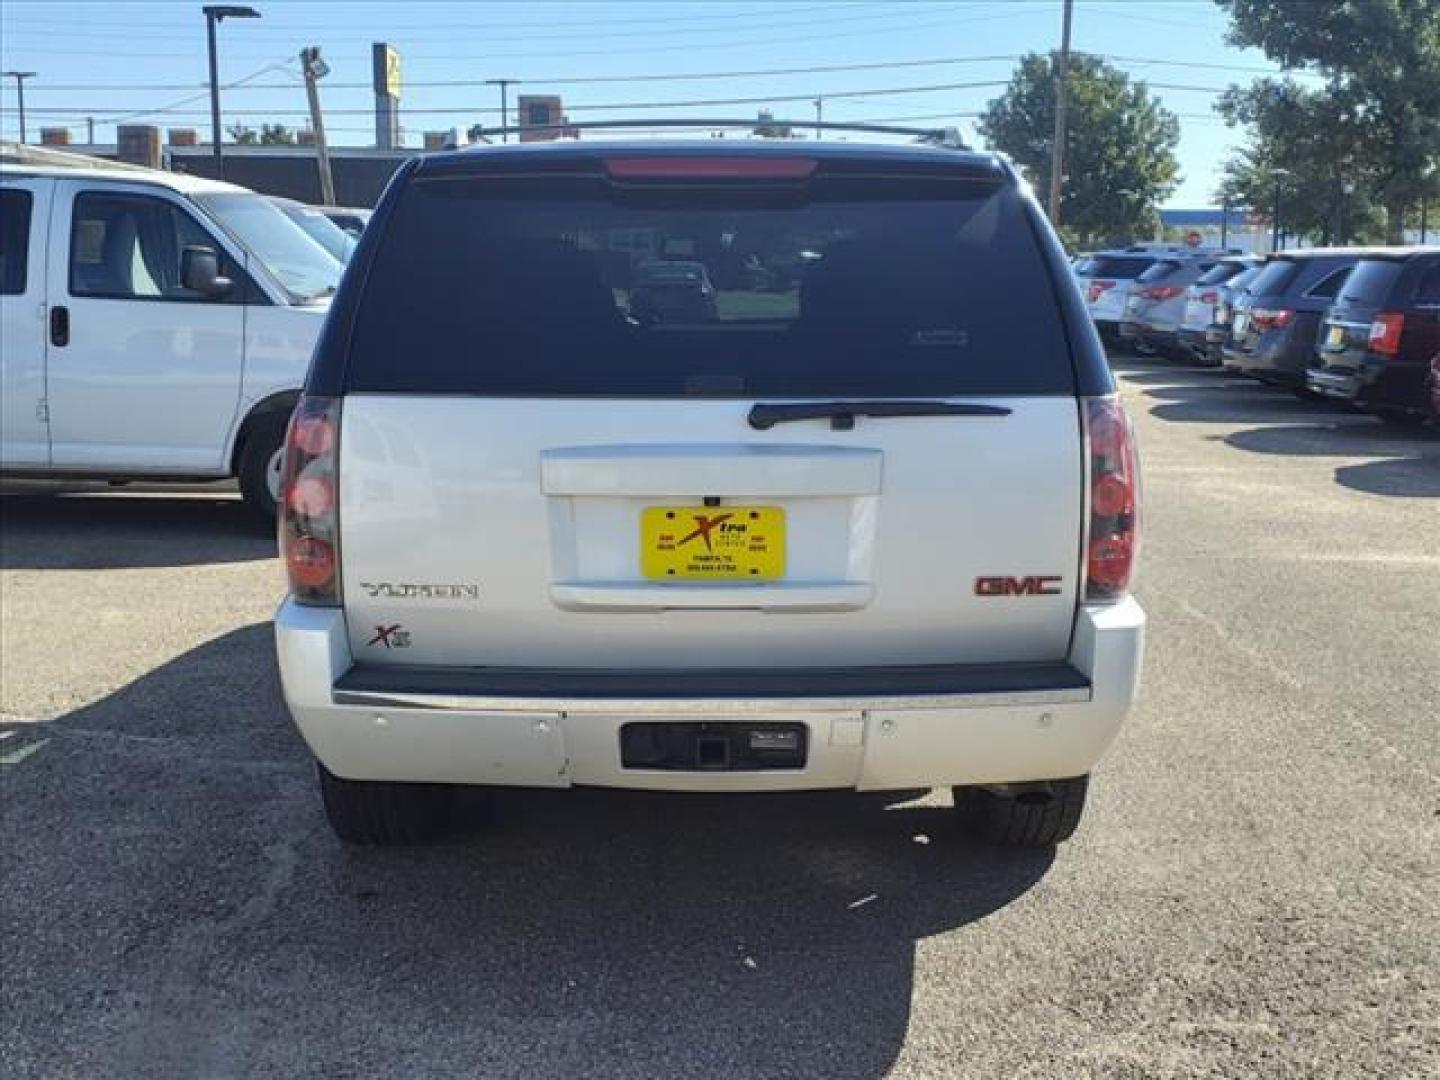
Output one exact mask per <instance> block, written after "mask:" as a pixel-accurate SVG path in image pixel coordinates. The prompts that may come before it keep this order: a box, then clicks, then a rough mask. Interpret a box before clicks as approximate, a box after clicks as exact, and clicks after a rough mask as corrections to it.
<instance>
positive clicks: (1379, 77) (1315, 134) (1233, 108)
mask: <svg viewBox="0 0 1440 1080" xmlns="http://www.w3.org/2000/svg"><path fill="white" fill-rule="evenodd" d="M1216 3H1218V4H1219V5H1220V6H1221V7H1222V8H1224V9H1225V10H1226V11H1227V12H1228V13H1229V15H1230V19H1231V28H1230V34H1229V40H1230V42H1231V44H1234V45H1238V46H1242V47H1247V48H1258V49H1262V50H1264V52H1265V54H1266V55H1267V56H1268V57H1270V58H1271V59H1272V60H1274V61H1276V62H1278V63H1279V64H1281V65H1282V66H1284V67H1286V68H1291V69H1302V68H1303V69H1307V70H1310V71H1313V72H1315V73H1317V74H1319V75H1323V76H1324V77H1325V87H1324V89H1323V90H1315V91H1300V90H1299V89H1298V88H1296V87H1295V86H1294V84H1293V82H1290V81H1288V80H1287V81H1283V82H1275V81H1274V80H1268V79H1267V80H1260V81H1259V82H1257V83H1256V84H1255V85H1254V86H1252V87H1250V88H1249V89H1248V90H1240V89H1232V90H1231V92H1230V94H1229V95H1227V98H1226V101H1225V103H1224V104H1222V105H1221V111H1222V112H1223V113H1224V114H1225V116H1226V118H1227V119H1229V120H1231V121H1232V122H1234V123H1243V124H1247V125H1249V126H1250V127H1251V130H1252V142H1251V144H1250V147H1249V148H1248V151H1247V157H1248V163H1247V160H1237V162H1234V163H1232V164H1233V165H1234V169H1233V173H1234V177H1235V181H1234V182H1235V183H1236V184H1237V185H1240V186H1241V187H1247V186H1249V185H1250V184H1251V182H1252V180H1251V177H1250V172H1251V171H1253V170H1255V169H1258V170H1260V171H1263V170H1264V169H1266V168H1274V167H1276V166H1277V165H1278V166H1280V167H1283V168H1290V169H1292V171H1295V172H1296V174H1297V177H1300V178H1302V179H1304V180H1305V182H1306V183H1307V184H1308V183H1310V182H1311V181H1312V180H1316V178H1317V177H1319V178H1320V179H1319V180H1316V182H1319V183H1322V186H1323V184H1328V185H1329V186H1330V189H1331V190H1332V192H1333V190H1334V187H1335V183H1336V180H1335V178H1336V177H1337V176H1340V175H1342V174H1344V175H1345V177H1346V178H1347V179H1349V180H1350V181H1351V182H1352V183H1353V184H1354V185H1355V186H1356V198H1354V199H1353V200H1351V201H1352V202H1353V204H1354V207H1355V212H1356V213H1357V214H1363V215H1372V216H1373V214H1374V208H1375V207H1377V206H1378V207H1383V209H1384V211H1385V221H1384V234H1385V236H1386V238H1387V239H1389V240H1390V241H1391V242H1398V241H1399V240H1400V238H1401V229H1402V223H1403V221H1404V220H1405V218H1406V217H1407V215H1413V214H1414V213H1415V208H1416V207H1417V205H1418V203H1419V201H1420V199H1421V198H1422V197H1424V196H1425V195H1426V194H1427V193H1429V194H1430V197H1432V198H1433V197H1434V189H1435V186H1436V183H1437V176H1436V173H1437V171H1440V169H1437V166H1440V3H1437V0H1344V2H1339V0H1326V2H1323V3H1322V2H1316V0H1216ZM1287 121H1289V122H1290V123H1299V122H1303V123H1306V124H1310V125H1317V126H1318V127H1328V128H1333V129H1335V130H1334V133H1333V135H1332V134H1331V133H1328V132H1325V131H1321V130H1312V131H1309V132H1304V133H1296V132H1291V131H1288V130H1286V122H1287ZM1272 142H1273V143H1274V144H1275V145H1271V144H1272ZM1282 162H1293V163H1294V164H1293V165H1292V164H1281V163H1282ZM1295 165H1299V166H1300V168H1298V169H1297V168H1295ZM1296 210H1297V213H1298V212H1300V208H1299V207H1298V206H1297V207H1296ZM1282 213H1283V210H1282ZM1366 220H1370V218H1368V217H1367V218H1366Z"/></svg>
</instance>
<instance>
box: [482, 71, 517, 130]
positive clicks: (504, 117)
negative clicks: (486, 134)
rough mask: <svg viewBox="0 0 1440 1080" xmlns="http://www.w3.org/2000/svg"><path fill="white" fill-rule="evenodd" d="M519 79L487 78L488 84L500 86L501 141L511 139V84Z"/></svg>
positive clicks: (486, 83)
mask: <svg viewBox="0 0 1440 1080" xmlns="http://www.w3.org/2000/svg"><path fill="white" fill-rule="evenodd" d="M519 81H520V80H519V79H486V80H485V85H486V86H498V87H500V128H501V131H500V141H501V142H509V141H510V130H509V129H510V84H511V83H516V82H519Z"/></svg>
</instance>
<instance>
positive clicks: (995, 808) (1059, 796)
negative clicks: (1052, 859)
mask: <svg viewBox="0 0 1440 1080" xmlns="http://www.w3.org/2000/svg"><path fill="white" fill-rule="evenodd" d="M1089 784H1090V778H1089V777H1088V776H1077V777H1075V778H1073V779H1070V780H1045V781H1040V782H1037V783H1026V784H998V785H995V786H993V787H962V788H956V789H955V792H954V794H955V812H956V813H958V814H959V815H960V818H961V820H962V821H963V822H964V824H965V826H966V827H967V828H968V830H969V831H970V832H971V833H972V834H973V835H975V836H977V837H978V838H980V839H981V840H984V841H986V842H987V843H991V844H1007V845H1010V846H1013V847H1050V846H1051V845H1053V844H1059V843H1061V842H1062V841H1065V840H1068V839H1070V837H1071V836H1072V835H1073V834H1074V832H1075V829H1076V827H1077V826H1078V825H1079V824H1080V815H1081V814H1083V813H1084V812H1085V790H1086V788H1087V787H1089Z"/></svg>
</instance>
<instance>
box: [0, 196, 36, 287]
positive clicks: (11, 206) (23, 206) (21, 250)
mask: <svg viewBox="0 0 1440 1080" xmlns="http://www.w3.org/2000/svg"><path fill="white" fill-rule="evenodd" d="M29 257H30V192H28V191H20V190H18V189H7V190H4V191H0V295H4V296H19V295H20V294H22V293H23V292H24V291H25V277H26V273H25V270H26V268H25V264H26V262H27V261H28V260H29Z"/></svg>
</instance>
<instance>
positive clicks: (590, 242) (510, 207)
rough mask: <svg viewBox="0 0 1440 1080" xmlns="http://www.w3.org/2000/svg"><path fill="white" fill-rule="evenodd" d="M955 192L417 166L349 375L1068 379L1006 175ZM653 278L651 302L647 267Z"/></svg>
mask: <svg viewBox="0 0 1440 1080" xmlns="http://www.w3.org/2000/svg"><path fill="white" fill-rule="evenodd" d="M877 188H880V190H879V191H877V190H876V189H877ZM944 190H946V191H950V192H951V193H952V194H949V195H944V194H940V195H937V193H936V190H935V187H934V186H932V187H931V188H930V189H927V190H926V191H925V192H923V197H920V198H916V197H906V198H889V197H886V193H885V189H884V186H883V185H881V184H877V183H876V182H874V181H870V182H867V183H865V184H858V183H855V182H843V181H841V180H839V179H836V180H835V181H832V182H827V181H826V180H825V178H816V179H815V180H813V181H811V182H810V184H809V185H808V186H807V188H806V189H805V194H804V195H801V194H798V193H794V192H786V193H781V194H775V193H765V192H755V191H749V192H744V191H733V190H732V191H729V192H726V191H723V190H718V189H714V188H708V189H707V188H696V189H693V190H684V189H679V190H677V189H673V188H666V189H659V190H651V191H636V190H634V189H616V188H613V187H611V186H610V185H609V184H608V183H607V182H606V181H605V180H603V179H596V178H588V177H565V178H557V177H529V178H526V179H523V180H522V179H518V178H509V179H506V178H497V177H471V176H467V177H460V178H445V177H439V178H435V179H428V180H427V179H425V178H423V177H422V178H420V179H417V180H415V181H413V182H412V183H411V184H410V185H409V186H408V187H407V188H406V189H405V190H404V192H403V193H402V195H401V197H400V199H399V201H398V203H397V204H396V206H395V207H394V209H393V212H392V214H391V215H390V217H389V220H388V221H387V222H386V223H385V224H384V234H383V237H382V238H381V240H380V243H379V245H378V247H377V249H376V253H375V256H374V261H373V264H372V265H371V267H370V269H369V273H368V276H367V278H366V284H365V286H364V294H363V296H362V298H361V301H360V304H359V307H358V312H357V315H356V317H355V324H354V328H353V334H352V337H351V347H350V355H349V358H348V364H347V368H346V375H345V385H346V387H347V389H350V390H355V391H370V392H392V393H468V394H484V395H493V396H568V395H580V396H615V397H621V396H683V395H705V396H717V397H746V396H754V395H761V394H763V395H776V396H783V395H790V396H816V395H882V396H907V395H931V396H935V395H956V394H1060V393H1073V392H1074V381H1075V380H1074V373H1073V368H1072V366H1071V362H1070V354H1069V348H1068V341H1067V336H1066V332H1065V327H1064V324H1063V322H1062V314H1061V311H1060V308H1059V303H1058V300H1057V294H1056V291H1055V290H1056V285H1055V283H1054V282H1053V280H1052V276H1051V274H1050V271H1049V267H1048V265H1047V264H1046V262H1045V259H1044V258H1043V253H1042V251H1041V249H1040V246H1039V241H1038V239H1037V237H1036V233H1035V231H1034V230H1033V229H1032V228H1031V225H1030V223H1029V221H1027V219H1026V217H1025V210H1024V204H1023V203H1022V201H1021V200H1020V199H1019V198H1017V197H1016V196H1015V194H1014V193H1013V191H1007V190H1006V189H1003V188H1002V189H1000V190H995V189H993V188H988V187H982V188H978V189H977V188H976V187H975V186H966V185H960V184H956V185H953V186H952V185H944ZM901 191H902V192H903V193H905V194H907V195H909V196H913V195H914V194H915V193H914V192H913V191H912V189H911V188H910V187H909V186H908V185H907V186H905V187H904V188H902V189H901ZM666 263H674V264H675V273H673V274H665V273H664V265H665V264H666ZM662 275H663V276H664V277H665V278H666V279H667V280H666V286H667V289H668V290H669V291H668V293H667V295H666V296H665V297H664V298H663V302H659V301H657V299H656V296H655V293H654V290H653V289H651V288H650V285H652V284H653V283H655V282H656V280H657V278H659V277H661V276H662ZM642 287H643V288H642ZM687 288H688V289H690V291H691V293H692V294H693V295H687V294H686V293H685V290H686V289H687Z"/></svg>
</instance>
